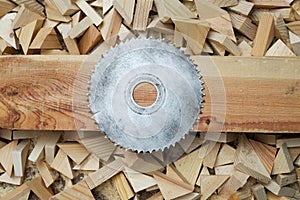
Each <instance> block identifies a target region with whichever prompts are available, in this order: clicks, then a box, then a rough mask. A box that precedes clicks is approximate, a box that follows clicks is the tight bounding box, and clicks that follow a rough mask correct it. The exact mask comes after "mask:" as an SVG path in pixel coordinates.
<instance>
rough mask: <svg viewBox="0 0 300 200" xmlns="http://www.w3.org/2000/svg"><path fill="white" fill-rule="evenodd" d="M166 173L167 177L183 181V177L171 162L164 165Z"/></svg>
mask: <svg viewBox="0 0 300 200" xmlns="http://www.w3.org/2000/svg"><path fill="white" fill-rule="evenodd" d="M166 175H167V176H169V177H172V178H174V179H177V180H179V181H184V178H183V177H182V176H181V175H180V173H179V172H178V171H177V169H176V168H175V166H174V165H173V164H169V165H167V167H166Z"/></svg>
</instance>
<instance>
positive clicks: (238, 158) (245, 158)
mask: <svg viewBox="0 0 300 200" xmlns="http://www.w3.org/2000/svg"><path fill="white" fill-rule="evenodd" d="M234 166H235V168H236V169H238V170H240V171H241V172H243V173H245V174H248V175H250V176H252V177H253V178H255V179H257V180H259V181H261V182H263V183H268V182H269V181H270V180H271V177H270V175H269V172H268V171H267V170H266V168H265V166H264V164H263V163H262V161H261V160H260V158H259V157H258V155H257V154H256V152H255V150H254V149H253V147H252V145H251V144H250V142H249V141H248V139H247V137H246V135H241V136H240V138H239V143H238V147H237V150H236V154H235V161H234Z"/></svg>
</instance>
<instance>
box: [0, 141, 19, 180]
mask: <svg viewBox="0 0 300 200" xmlns="http://www.w3.org/2000/svg"><path fill="white" fill-rule="evenodd" d="M17 145H18V140H14V141H12V142H10V143H8V144H7V145H5V146H4V147H2V148H1V149H0V155H1V156H0V163H1V165H2V166H3V168H4V169H5V171H6V173H7V174H8V175H9V176H11V175H12V172H13V156H12V152H13V150H14V149H15V148H16V146H17Z"/></svg>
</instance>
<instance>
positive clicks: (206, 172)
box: [196, 166, 210, 188]
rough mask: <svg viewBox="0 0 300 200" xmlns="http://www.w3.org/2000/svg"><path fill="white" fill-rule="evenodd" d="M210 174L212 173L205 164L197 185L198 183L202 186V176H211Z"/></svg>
mask: <svg viewBox="0 0 300 200" xmlns="http://www.w3.org/2000/svg"><path fill="white" fill-rule="evenodd" d="M209 175H210V173H209V171H208V168H207V167H205V166H203V167H202V170H201V172H200V175H199V177H198V179H197V182H196V185H198V186H199V187H200V188H201V178H202V176H209Z"/></svg>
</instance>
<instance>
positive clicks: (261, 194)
mask: <svg viewBox="0 0 300 200" xmlns="http://www.w3.org/2000/svg"><path fill="white" fill-rule="evenodd" d="M251 191H252V193H253V194H254V196H255V198H256V199H259V200H267V194H266V191H265V188H264V186H263V185H261V184H256V185H253V186H252V187H251Z"/></svg>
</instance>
